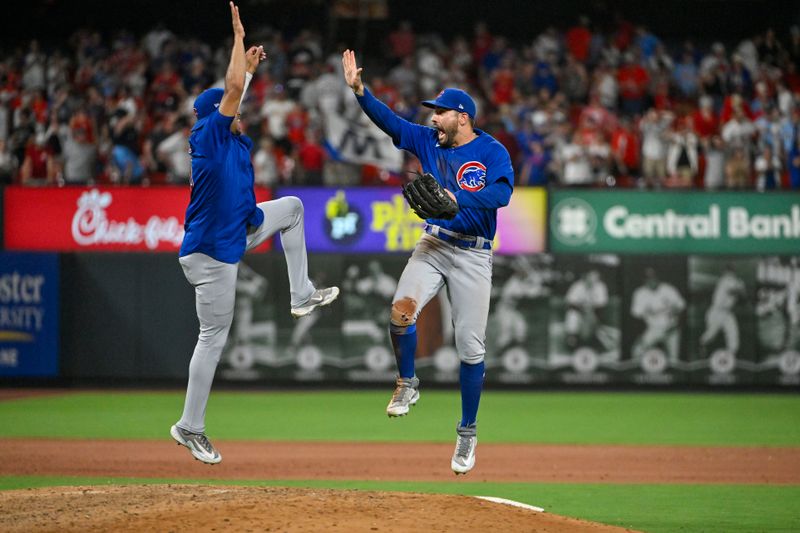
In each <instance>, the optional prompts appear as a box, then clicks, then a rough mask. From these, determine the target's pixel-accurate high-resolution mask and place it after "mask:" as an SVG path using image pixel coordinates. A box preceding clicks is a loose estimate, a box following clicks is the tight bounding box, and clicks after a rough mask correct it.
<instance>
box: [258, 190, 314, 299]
mask: <svg viewBox="0 0 800 533" xmlns="http://www.w3.org/2000/svg"><path fill="white" fill-rule="evenodd" d="M257 207H258V209H261V210H262V211H263V212H264V222H263V223H262V224H261V225H260V226H258V227H257V228H253V229H251V231H250V232H249V233H248V235H247V249H248V250H252V249H253V248H255V247H257V246H259V245H260V244H262V243H264V242H265V241H266V240H267V239H269V238H270V237H272V236H273V235H274V234H275V233H278V232H280V234H281V245H282V246H283V253H284V255H285V256H286V268H287V271H288V273H289V292H290V294H291V297H292V298H291V300H292V301H291V305H292V307H293V308H294V307H298V306H300V305H303V304H304V303H306V302H307V301H308V300H309V298H311V296H312V295H313V294H314V290H315V287H314V285H313V284H312V283H311V280H309V279H308V255H307V253H306V233H305V229H304V224H303V221H304V216H305V215H304V213H305V210H304V208H303V202H302V201H301V200H300V199H299V198H297V197H296V196H286V197H284V198H278V199H277V200H270V201H268V202H261V203H260V204H258V206H257Z"/></svg>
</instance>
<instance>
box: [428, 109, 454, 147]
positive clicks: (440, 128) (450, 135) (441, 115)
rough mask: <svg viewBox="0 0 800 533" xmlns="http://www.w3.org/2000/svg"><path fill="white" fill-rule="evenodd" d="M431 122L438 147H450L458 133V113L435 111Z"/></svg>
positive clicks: (450, 110) (444, 110)
mask: <svg viewBox="0 0 800 533" xmlns="http://www.w3.org/2000/svg"><path fill="white" fill-rule="evenodd" d="M431 121H432V122H433V127H434V128H436V131H437V140H438V141H439V146H445V147H447V146H452V145H453V141H454V140H455V137H456V133H457V132H458V113H457V112H456V111H453V110H452V109H436V111H435V112H434V113H433V117H432V118H431Z"/></svg>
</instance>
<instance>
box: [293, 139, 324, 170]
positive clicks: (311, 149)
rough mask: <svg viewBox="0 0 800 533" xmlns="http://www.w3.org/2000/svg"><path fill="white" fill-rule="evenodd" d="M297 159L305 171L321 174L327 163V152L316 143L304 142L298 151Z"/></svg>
mask: <svg viewBox="0 0 800 533" xmlns="http://www.w3.org/2000/svg"><path fill="white" fill-rule="evenodd" d="M297 158H298V159H299V160H300V166H301V167H303V168H304V169H305V170H308V171H312V172H315V171H317V172H321V171H322V165H323V163H325V150H324V149H323V148H322V146H320V145H318V144H316V143H313V142H304V143H303V144H302V145H300V149H299V150H298V151H297Z"/></svg>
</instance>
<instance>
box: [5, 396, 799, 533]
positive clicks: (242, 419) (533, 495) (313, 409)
mask: <svg viewBox="0 0 800 533" xmlns="http://www.w3.org/2000/svg"><path fill="white" fill-rule="evenodd" d="M386 399H387V394H386V393H384V392H374V391H367V392H275V393H257V392H236V393H233V392H215V393H214V394H212V397H211V402H210V404H209V407H208V414H207V426H208V431H209V434H210V435H212V436H213V437H214V438H215V439H219V440H223V439H239V440H261V439H269V440H287V441H288V440H337V441H389V442H397V441H425V442H450V441H451V440H452V434H453V426H454V424H455V422H456V419H457V415H458V414H459V411H458V409H459V398H458V393H457V392H456V391H423V396H422V400H421V402H424V406H425V407H424V408H421V407H420V408H417V409H415V411H414V414H413V416H410V417H408V418H407V419H406V420H404V423H403V424H402V425H399V424H385V423H374V421H375V420H376V416H377V417H380V418H378V419H379V420H380V419H381V418H382V411H383V408H384V406H385V403H386ZM182 402H183V393H182V392H175V393H152V392H141V393H139V392H109V393H95V392H87V393H76V394H71V395H67V396H49V397H48V396H45V397H37V398H28V399H20V400H11V401H5V402H0V437H51V438H52V437H60V438H120V439H123V438H124V439H130V438H133V439H137V438H139V439H164V438H166V430H167V428H168V427H169V425H170V424H172V423H174V421H175V419H176V418H177V417H178V416H179V415H180V410H181V407H182ZM420 405H423V404H422V403H421V404H420ZM480 427H481V435H482V442H497V443H503V442H505V443H543V444H669V445H703V446H782V447H800V397H798V396H794V395H757V394H678V393H675V394H672V393H514V392H495V391H487V392H486V393H485V395H484V398H483V400H482V404H481V412H480ZM798 468H800V465H798ZM166 482H170V483H174V482H186V483H197V482H198V481H197V480H175V479H160V480H159V479H137V478H125V479H119V478H69V477H58V478H53V477H13V476H9V477H3V478H0V489H4V490H8V489H18V488H26V487H41V486H52V485H76V484H108V483H166ZM206 482H209V483H214V482H215V481H214V480H212V479H209V480H207V481H206ZM218 482H219V483H223V484H232V482H231V481H229V480H226V481H218ZM234 483H235V484H262V485H283V486H307V487H329V488H354V489H369V490H403V491H415V492H436V493H457V494H473V495H490V496H499V497H504V498H509V499H512V500H517V501H521V502H525V503H530V504H532V505H538V506H542V507H545V508H546V509H547V510H548V511H549V512H552V513H555V514H562V515H566V516H573V517H577V518H584V519H587V520H594V521H598V522H603V523H607V524H613V525H619V526H625V527H631V528H635V529H639V530H643V531H652V532H687V531H704V532H705V531H715V532H733V531H738V532H745V531H746V532H751V531H787V532H788V531H800V506H799V505H798V502H800V486H769V485H612V484H569V483H458V482H447V483H428V482H426V483H410V482H369V481H358V480H353V481H284V480H274V479H265V480H262V481H258V482H238V483H237V482H234Z"/></svg>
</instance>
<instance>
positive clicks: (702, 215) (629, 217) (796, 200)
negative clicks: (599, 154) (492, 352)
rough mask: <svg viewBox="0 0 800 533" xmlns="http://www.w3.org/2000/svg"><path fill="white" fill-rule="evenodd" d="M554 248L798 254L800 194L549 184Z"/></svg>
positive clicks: (553, 249) (639, 252) (570, 250)
mask: <svg viewBox="0 0 800 533" xmlns="http://www.w3.org/2000/svg"><path fill="white" fill-rule="evenodd" d="M551 206H552V207H551V211H550V220H549V222H550V224H549V227H550V246H551V250H552V251H554V252H584V253H585V252H588V253H593V252H603V253H605V252H611V253H638V254H642V253H672V254H687V253H700V254H759V253H775V254H781V253H796V252H797V249H798V245H799V244H800V194H797V193H793V192H785V193H779V194H778V193H768V194H765V193H755V192H753V193H747V192H729V193H704V192H667V191H659V192H653V193H647V192H639V191H579V190H560V191H554V192H553V193H552V197H551Z"/></svg>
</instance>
